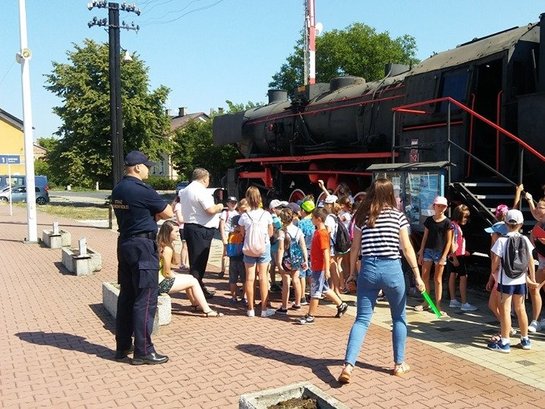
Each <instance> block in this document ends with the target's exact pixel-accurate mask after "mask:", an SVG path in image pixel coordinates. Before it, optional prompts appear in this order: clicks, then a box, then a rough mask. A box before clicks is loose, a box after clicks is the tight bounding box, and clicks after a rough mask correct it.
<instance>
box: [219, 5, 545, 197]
mask: <svg viewBox="0 0 545 409" xmlns="http://www.w3.org/2000/svg"><path fill="white" fill-rule="evenodd" d="M543 25H545V14H542V15H541V16H540V21H539V22H537V23H534V24H529V25H528V26H524V27H514V28H511V29H508V30H505V31H502V32H499V33H495V34H491V35H489V36H486V37H483V38H476V39H473V40H471V41H469V42H467V43H464V44H461V45H459V46H457V47H456V48H455V49H452V50H448V51H445V52H441V53H438V54H435V55H433V56H431V57H430V58H428V59H426V60H424V61H422V62H421V63H419V64H418V65H416V66H414V67H406V66H401V65H389V66H388V67H387V69H386V76H385V77H384V78H383V79H382V80H380V81H373V82H366V81H365V79H363V78H358V77H352V76H346V77H339V78H334V79H332V80H331V82H330V83H329V84H324V83H318V84H313V85H308V86H305V87H303V88H301V89H300V90H298V91H297V93H296V95H295V96H294V97H292V98H291V99H288V97H287V93H286V92H285V91H281V90H270V91H269V102H268V104H267V105H264V106H260V107H258V108H253V109H249V110H247V111H245V112H238V113H233V114H226V115H222V116H218V117H216V118H215V119H214V123H213V136H214V141H215V143H216V144H217V145H225V144H236V146H237V147H238V149H239V151H240V153H241V155H242V158H241V159H239V160H238V161H237V165H236V167H235V168H233V169H230V170H229V171H228V172H227V175H226V181H225V185H226V186H225V187H226V188H227V190H228V191H229V193H230V194H235V195H238V196H241V195H243V192H244V191H245V189H246V188H247V186H249V185H250V184H254V185H258V186H260V187H261V188H262V189H263V190H265V191H267V192H269V194H271V195H275V196H277V197H282V198H288V197H289V198H290V199H291V200H296V199H298V198H300V197H301V195H302V194H303V193H316V190H317V187H316V184H315V182H316V181H317V180H318V179H323V180H325V181H326V183H327V185H328V187H331V188H332V187H334V186H336V185H337V184H339V183H340V182H341V181H344V182H346V183H348V184H349V186H350V187H351V190H352V192H358V191H360V190H363V189H365V188H366V187H367V186H368V184H369V182H370V177H371V172H370V171H369V170H368V167H369V166H370V165H372V164H376V163H388V162H396V163H397V162H401V163H407V164H418V163H438V162H443V163H448V166H447V168H448V178H447V179H448V186H450V187H451V188H452V187H453V186H455V185H456V183H466V182H483V181H484V182H489V184H491V185H492V186H493V184H492V182H493V181H498V180H499V181H502V182H505V181H507V184H508V185H509V184H514V183H518V182H520V181H523V182H524V183H525V186H526V187H527V188H529V189H532V188H534V189H538V186H539V185H540V184H543V183H545V172H543V171H542V169H543V164H544V162H545V156H544V154H545V138H544V134H543V133H544V130H545V30H540V27H542V26H543ZM510 189H511V188H510ZM510 193H511V195H512V191H510Z"/></svg>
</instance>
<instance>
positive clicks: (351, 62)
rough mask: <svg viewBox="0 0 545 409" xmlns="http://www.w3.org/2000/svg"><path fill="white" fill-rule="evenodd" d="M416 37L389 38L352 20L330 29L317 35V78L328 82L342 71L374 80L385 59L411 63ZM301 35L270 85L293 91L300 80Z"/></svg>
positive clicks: (387, 61) (301, 68)
mask: <svg viewBox="0 0 545 409" xmlns="http://www.w3.org/2000/svg"><path fill="white" fill-rule="evenodd" d="M416 49H417V47H416V41H415V39H414V37H412V36H410V35H404V36H401V37H397V38H391V37H390V34H389V33H388V32H384V33H377V32H376V30H375V29H374V28H372V27H369V26H367V25H365V24H362V23H354V24H352V25H350V26H348V27H347V28H346V29H344V30H332V31H329V32H326V33H324V34H323V35H321V36H319V37H317V39H316V82H329V81H330V80H331V79H332V78H334V77H338V76H343V75H354V76H358V77H363V78H365V79H366V80H367V81H375V80H378V79H380V78H382V77H384V67H385V65H386V64H388V63H398V64H408V65H411V64H414V63H416V62H417V61H418V60H417V59H416V58H415V55H416ZM303 75H304V73H303V39H302V38H301V39H300V40H299V41H297V44H296V45H295V47H294V52H293V54H291V55H290V56H288V58H287V59H286V62H285V63H284V64H283V65H282V66H281V68H280V71H279V72H277V73H276V74H274V75H273V78H272V81H271V82H270V83H269V86H270V87H272V88H280V89H285V90H287V91H288V92H289V94H290V95H293V92H294V90H295V89H296V88H297V86H299V85H301V84H303V82H304V81H303Z"/></svg>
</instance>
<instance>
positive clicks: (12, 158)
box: [0, 155, 21, 165]
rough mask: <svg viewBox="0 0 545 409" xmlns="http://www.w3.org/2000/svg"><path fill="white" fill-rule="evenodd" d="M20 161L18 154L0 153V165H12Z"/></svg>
mask: <svg viewBox="0 0 545 409" xmlns="http://www.w3.org/2000/svg"><path fill="white" fill-rule="evenodd" d="M19 163H21V156H20V155H0V165H14V164H19Z"/></svg>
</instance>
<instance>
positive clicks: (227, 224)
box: [219, 196, 238, 278]
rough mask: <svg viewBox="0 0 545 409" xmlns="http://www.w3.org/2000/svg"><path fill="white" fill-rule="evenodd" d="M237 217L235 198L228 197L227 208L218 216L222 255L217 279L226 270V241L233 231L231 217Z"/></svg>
mask: <svg viewBox="0 0 545 409" xmlns="http://www.w3.org/2000/svg"><path fill="white" fill-rule="evenodd" d="M235 216H238V212H237V198H236V197H234V196H229V197H228V198H227V208H226V209H225V210H223V211H222V212H221V214H220V225H219V231H220V236H221V241H222V242H223V254H222V256H221V271H220V273H219V277H220V278H222V277H223V276H224V275H225V269H226V268H227V260H228V259H229V257H227V252H226V250H227V239H228V237H229V233H231V232H232V231H233V230H234V224H233V217H235Z"/></svg>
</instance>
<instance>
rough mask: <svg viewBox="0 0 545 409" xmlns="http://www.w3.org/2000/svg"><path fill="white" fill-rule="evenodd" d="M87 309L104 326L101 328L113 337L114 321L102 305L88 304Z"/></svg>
mask: <svg viewBox="0 0 545 409" xmlns="http://www.w3.org/2000/svg"><path fill="white" fill-rule="evenodd" d="M89 308H90V309H91V311H93V312H94V314H95V315H96V316H97V317H98V318H99V319H100V320H101V321H102V324H104V325H103V328H104V329H105V330H107V331H110V332H111V333H112V334H113V335H115V319H114V318H113V317H112V316H111V315H110V313H109V312H108V310H107V309H106V308H105V307H104V305H102V303H100V304H89Z"/></svg>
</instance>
